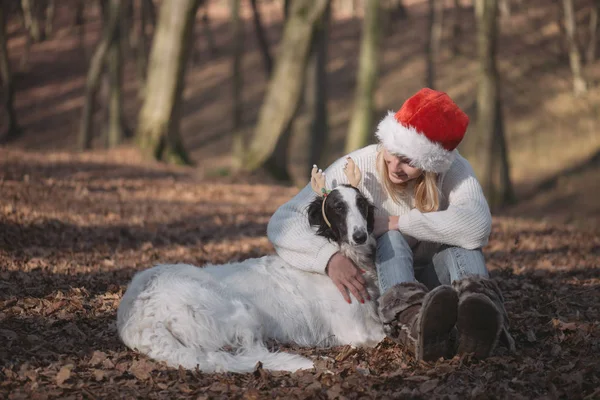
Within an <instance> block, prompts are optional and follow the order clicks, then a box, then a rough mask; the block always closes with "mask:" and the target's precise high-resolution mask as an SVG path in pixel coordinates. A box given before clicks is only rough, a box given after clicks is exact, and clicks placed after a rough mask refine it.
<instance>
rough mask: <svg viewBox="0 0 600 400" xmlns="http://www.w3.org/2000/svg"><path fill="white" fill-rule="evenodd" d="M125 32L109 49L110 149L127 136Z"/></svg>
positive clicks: (116, 36)
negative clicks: (123, 45) (124, 110)
mask: <svg viewBox="0 0 600 400" xmlns="http://www.w3.org/2000/svg"><path fill="white" fill-rule="evenodd" d="M123 34H124V32H118V33H117V34H116V35H115V38H114V39H113V41H112V43H111V45H110V47H109V49H108V57H107V58H108V65H107V67H108V68H107V72H108V82H109V98H108V129H107V132H106V134H107V143H108V147H115V146H118V145H119V144H121V142H122V141H123V138H124V136H125V129H124V127H123V121H124V116H123V92H122V87H123V53H122V50H123V49H122V48H121V45H122V42H123V40H124V36H123Z"/></svg>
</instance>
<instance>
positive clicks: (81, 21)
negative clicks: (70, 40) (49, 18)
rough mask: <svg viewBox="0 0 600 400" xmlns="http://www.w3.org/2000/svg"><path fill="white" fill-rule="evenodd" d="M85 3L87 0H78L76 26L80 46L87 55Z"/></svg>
mask: <svg viewBox="0 0 600 400" xmlns="http://www.w3.org/2000/svg"><path fill="white" fill-rule="evenodd" d="M85 3H86V0H77V5H76V8H75V20H74V26H75V30H76V32H77V37H78V38H79V47H80V48H81V51H82V52H83V55H84V56H85V55H86V53H85Z"/></svg>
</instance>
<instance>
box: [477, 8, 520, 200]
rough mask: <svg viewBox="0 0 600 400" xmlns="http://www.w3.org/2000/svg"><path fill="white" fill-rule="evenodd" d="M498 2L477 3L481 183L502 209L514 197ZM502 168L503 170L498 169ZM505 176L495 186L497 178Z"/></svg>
mask: <svg viewBox="0 0 600 400" xmlns="http://www.w3.org/2000/svg"><path fill="white" fill-rule="evenodd" d="M497 1H498V0H476V2H475V12H476V17H477V52H478V57H479V77H478V78H479V79H478V88H477V133H478V135H479V136H480V142H481V147H480V149H481V150H480V151H479V154H480V158H481V162H480V167H481V168H480V170H481V171H482V172H481V174H480V180H481V184H482V187H483V190H484V193H485V194H486V197H487V199H488V202H489V203H490V207H491V208H493V209H494V208H497V207H501V206H502V205H504V204H506V202H507V200H509V199H511V198H512V185H511V184H510V176H509V173H508V156H507V150H506V144H505V141H504V131H503V129H504V122H503V121H502V110H501V101H500V84H499V74H498V70H497V67H496V48H497V37H498V32H497V31H498V2H497ZM499 166H500V167H499ZM498 168H500V172H499V174H500V176H502V177H503V179H502V181H501V183H502V184H501V185H495V178H494V176H495V175H498Z"/></svg>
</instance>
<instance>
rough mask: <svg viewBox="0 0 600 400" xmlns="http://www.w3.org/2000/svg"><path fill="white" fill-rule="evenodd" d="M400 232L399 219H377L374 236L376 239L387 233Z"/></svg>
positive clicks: (393, 216) (394, 217) (393, 217)
mask: <svg viewBox="0 0 600 400" xmlns="http://www.w3.org/2000/svg"><path fill="white" fill-rule="evenodd" d="M394 230H398V217H397V216H395V215H392V216H390V217H375V226H374V229H373V235H375V237H376V238H378V237H379V236H381V235H383V234H384V233H386V232H387V231H394Z"/></svg>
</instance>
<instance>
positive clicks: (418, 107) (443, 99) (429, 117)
mask: <svg viewBox="0 0 600 400" xmlns="http://www.w3.org/2000/svg"><path fill="white" fill-rule="evenodd" d="M468 125H469V117H468V116H467V114H465V113H464V112H463V111H462V110H461V109H460V108H459V107H458V106H457V105H456V104H455V103H454V102H453V101H452V99H451V98H450V97H449V96H448V95H447V94H446V93H443V92H438V91H436V90H432V89H428V88H424V89H421V90H419V91H418V92H417V93H416V94H415V95H414V96H412V97H411V98H409V99H408V100H406V102H405V103H404V104H403V105H402V107H401V108H400V110H398V112H397V113H395V114H394V112H393V111H390V112H388V115H387V116H386V117H385V118H384V119H383V120H382V121H381V122H380V123H379V125H378V126H377V133H376V135H377V138H378V139H379V141H380V142H381V144H383V147H385V148H386V149H387V150H388V151H389V152H390V153H393V154H397V155H401V156H404V157H406V158H409V159H410V160H411V165H412V166H414V167H417V168H419V169H422V170H424V171H431V172H438V173H439V172H444V171H447V170H448V169H449V168H450V165H452V162H453V161H454V158H455V157H456V151H455V149H456V147H457V146H458V144H459V143H460V142H461V140H462V138H463V137H464V135H465V132H466V130H467V126H468Z"/></svg>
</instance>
